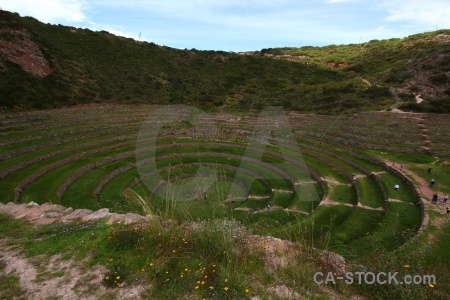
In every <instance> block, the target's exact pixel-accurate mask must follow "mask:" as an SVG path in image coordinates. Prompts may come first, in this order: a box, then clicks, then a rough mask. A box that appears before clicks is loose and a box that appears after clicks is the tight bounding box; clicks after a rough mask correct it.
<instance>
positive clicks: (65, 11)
mask: <svg viewBox="0 0 450 300" xmlns="http://www.w3.org/2000/svg"><path fill="white" fill-rule="evenodd" d="M0 6H1V7H2V8H3V9H6V10H9V11H13V12H17V13H19V14H20V15H22V16H32V17H34V18H36V19H38V20H40V21H42V22H46V23H56V22H83V21H85V20H86V19H87V17H86V15H85V11H86V9H87V4H86V2H85V1H84V0H39V1H35V0H14V1H11V0H0Z"/></svg>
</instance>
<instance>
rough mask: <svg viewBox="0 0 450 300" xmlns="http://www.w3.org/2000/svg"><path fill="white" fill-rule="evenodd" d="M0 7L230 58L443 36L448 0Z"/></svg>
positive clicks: (13, 1) (150, 0)
mask: <svg viewBox="0 0 450 300" xmlns="http://www.w3.org/2000/svg"><path fill="white" fill-rule="evenodd" d="M0 7H1V8H2V9H3V10H8V11H12V12H17V13H19V14H20V15H21V16H31V17H34V18H36V19H38V20H39V21H41V22H44V23H50V24H62V25H66V26H74V27H80V28H89V29H91V30H94V31H100V30H106V31H108V32H110V33H113V34H116V35H121V36H125V37H130V38H133V39H136V40H141V41H148V42H153V43H155V44H158V45H162V46H168V47H172V48H177V49H185V48H186V49H192V48H195V49H197V50H221V51H235V52H239V51H255V50H261V49H264V48H277V47H301V46H325V45H332V44H335V45H339V44H356V43H363V42H367V41H370V40H374V39H389V38H402V37H405V36H408V35H412V34H416V33H422V32H427V31H434V30H436V29H450V17H449V16H450V0H428V1H425V0H372V1H368V0H315V1H313V0H271V1H268V0H216V1H212V0H210V1H208V0H89V1H87V0H39V1H36V0H0Z"/></svg>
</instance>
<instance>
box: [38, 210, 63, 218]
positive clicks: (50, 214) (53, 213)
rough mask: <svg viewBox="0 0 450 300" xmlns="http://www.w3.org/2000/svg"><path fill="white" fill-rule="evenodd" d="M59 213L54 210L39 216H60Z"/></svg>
mask: <svg viewBox="0 0 450 300" xmlns="http://www.w3.org/2000/svg"><path fill="white" fill-rule="evenodd" d="M60 215H61V214H60V213H59V212H56V211H51V212H45V213H43V214H42V215H41V216H40V217H41V218H59V217H60Z"/></svg>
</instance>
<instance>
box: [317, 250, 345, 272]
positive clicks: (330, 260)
mask: <svg viewBox="0 0 450 300" xmlns="http://www.w3.org/2000/svg"><path fill="white" fill-rule="evenodd" d="M320 259H321V260H322V262H323V263H324V264H325V265H326V266H327V267H329V268H331V269H333V270H334V271H335V272H336V273H338V274H339V275H344V273H345V258H344V257H342V256H340V255H339V254H336V253H334V252H331V251H328V250H324V251H323V252H322V254H321V255H320Z"/></svg>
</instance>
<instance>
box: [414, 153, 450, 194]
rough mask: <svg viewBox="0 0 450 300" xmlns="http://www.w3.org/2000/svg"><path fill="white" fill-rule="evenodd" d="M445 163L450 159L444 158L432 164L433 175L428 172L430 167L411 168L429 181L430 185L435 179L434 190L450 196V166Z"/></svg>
mask: <svg viewBox="0 0 450 300" xmlns="http://www.w3.org/2000/svg"><path fill="white" fill-rule="evenodd" d="M445 161H450V159H449V158H448V157H442V158H440V159H439V161H438V162H437V163H435V164H430V165H429V166H430V167H431V168H432V170H431V172H432V174H428V172H427V167H428V165H423V166H414V167H411V170H412V171H413V172H415V173H417V175H419V176H420V177H422V178H424V179H425V180H427V181H428V183H429V182H430V180H431V179H434V180H435V181H436V183H435V185H434V190H435V191H436V192H439V193H444V194H447V195H448V194H450V179H449V177H448V174H450V165H448V164H443V162H445Z"/></svg>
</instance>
